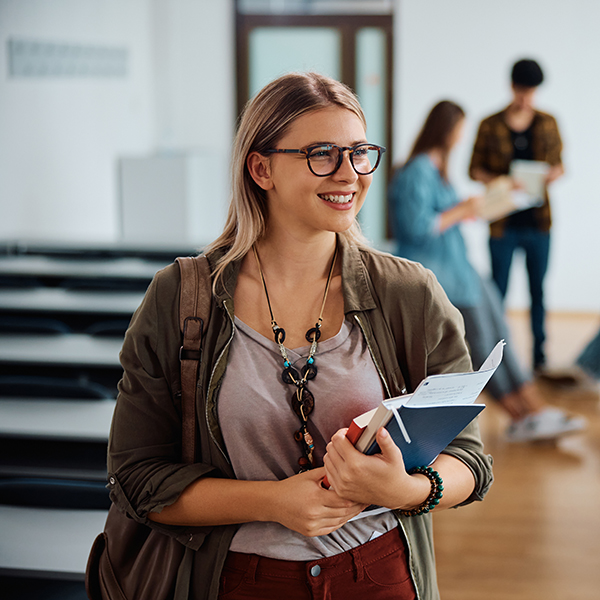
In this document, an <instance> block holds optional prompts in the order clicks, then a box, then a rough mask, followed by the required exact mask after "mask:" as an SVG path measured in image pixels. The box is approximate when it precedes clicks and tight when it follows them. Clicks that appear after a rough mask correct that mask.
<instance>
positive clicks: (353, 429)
mask: <svg viewBox="0 0 600 600" xmlns="http://www.w3.org/2000/svg"><path fill="white" fill-rule="evenodd" d="M376 412H377V409H376V408H374V409H373V410H369V411H368V412H366V413H363V414H362V415H359V416H358V417H356V419H352V423H350V427H348V431H347V432H346V437H347V438H348V439H349V440H350V442H351V444H352V445H353V446H356V442H358V440H359V439H360V437H361V435H362V434H363V432H364V430H365V429H366V428H367V425H369V422H370V421H371V418H372V417H373V415H374V414H375V413H376ZM322 485H323V487H325V488H327V489H329V488H330V483H329V480H328V479H327V475H325V477H324V479H323V483H322Z"/></svg>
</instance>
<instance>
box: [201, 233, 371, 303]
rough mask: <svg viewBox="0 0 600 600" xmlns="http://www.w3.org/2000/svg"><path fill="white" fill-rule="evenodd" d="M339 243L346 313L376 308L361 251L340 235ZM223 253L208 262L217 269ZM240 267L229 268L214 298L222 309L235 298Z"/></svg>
mask: <svg viewBox="0 0 600 600" xmlns="http://www.w3.org/2000/svg"><path fill="white" fill-rule="evenodd" d="M337 242H338V254H339V258H340V259H341V261H342V293H343V294H344V313H346V314H348V313H349V312H354V311H363V310H370V309H373V308H376V306H377V304H376V302H375V299H374V298H373V293H372V291H371V286H370V285H369V278H368V274H367V269H366V267H365V264H364V263H363V260H362V256H361V251H360V249H359V248H357V247H356V246H355V245H354V244H352V243H350V242H348V241H347V240H346V238H345V237H344V236H341V235H338V236H337ZM223 254H224V251H217V252H215V253H213V254H211V255H209V256H208V260H209V263H210V264H211V265H212V266H214V265H215V264H216V261H217V260H218V259H219V258H220V257H221V256H222V255H223ZM241 264H242V259H238V260H235V261H233V262H231V263H230V264H229V265H227V268H226V269H225V272H224V273H223V277H222V278H221V280H220V281H219V283H218V285H217V287H216V290H215V298H216V300H217V302H218V304H219V305H220V306H221V305H222V304H223V302H224V301H225V300H228V299H232V298H233V293H234V290H235V286H236V283H237V278H238V274H239V272H240V267H241Z"/></svg>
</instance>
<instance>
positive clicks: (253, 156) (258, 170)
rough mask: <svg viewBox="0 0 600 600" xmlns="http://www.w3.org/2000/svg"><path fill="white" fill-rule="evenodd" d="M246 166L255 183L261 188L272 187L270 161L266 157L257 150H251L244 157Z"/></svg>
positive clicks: (268, 188)
mask: <svg viewBox="0 0 600 600" xmlns="http://www.w3.org/2000/svg"><path fill="white" fill-rule="evenodd" d="M246 166H247V167H248V172H249V173H250V177H252V179H254V182H255V183H256V185H258V186H259V187H260V188H262V189H263V190H270V189H272V187H273V180H272V179H271V162H270V160H269V158H268V157H266V156H264V155H263V154H260V153H259V152H251V153H250V154H249V155H248V158H247V159H246Z"/></svg>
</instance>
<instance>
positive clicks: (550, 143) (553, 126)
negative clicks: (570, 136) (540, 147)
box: [546, 117, 562, 166]
mask: <svg viewBox="0 0 600 600" xmlns="http://www.w3.org/2000/svg"><path fill="white" fill-rule="evenodd" d="M546 143H547V159H546V160H547V161H548V164H549V165H551V166H556V165H560V164H562V156H561V154H562V140H561V137H560V133H559V131H558V124H557V122H556V119H555V118H554V117H550V118H549V123H548V133H547V142H546Z"/></svg>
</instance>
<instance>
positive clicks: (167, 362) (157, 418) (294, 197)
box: [108, 73, 492, 600]
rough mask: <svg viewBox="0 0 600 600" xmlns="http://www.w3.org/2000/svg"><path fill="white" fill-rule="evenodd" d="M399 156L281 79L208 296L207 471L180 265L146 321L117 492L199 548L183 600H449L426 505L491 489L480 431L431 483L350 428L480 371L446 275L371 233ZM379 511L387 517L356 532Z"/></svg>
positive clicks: (247, 126)
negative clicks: (411, 394)
mask: <svg viewBox="0 0 600 600" xmlns="http://www.w3.org/2000/svg"><path fill="white" fill-rule="evenodd" d="M383 151H384V149H383V148H381V147H379V146H377V145H374V144H371V143H369V142H368V141H367V137H366V123H365V118H364V115H363V112H362V110H361V108H360V105H359V103H358V100H357V98H356V97H355V96H354V94H353V93H352V92H351V91H350V90H349V89H348V88H347V87H346V86H344V85H342V84H341V83H339V82H337V81H334V80H332V79H329V78H327V77H323V76H321V75H317V74H314V73H308V74H289V75H285V76H283V77H281V78H280V79H278V80H276V81H274V82H272V83H270V84H269V85H267V86H266V87H265V88H264V89H263V90H262V91H260V92H259V93H258V94H257V96H256V97H255V98H254V99H252V100H251V101H250V102H249V104H248V105H247V107H246V109H245V111H244V114H243V116H242V118H241V121H240V124H239V128H238V132H237V136H236V140H235V144H234V149H233V160H232V165H233V167H232V174H233V177H232V183H233V185H232V188H233V190H232V199H231V203H230V208H229V216H228V220H227V223H226V225H225V229H224V232H223V234H222V235H221V236H220V237H219V238H218V239H217V240H216V241H215V242H214V243H213V244H211V245H210V246H209V247H208V248H207V249H206V250H205V254H206V257H207V259H208V263H209V265H210V268H211V278H210V281H202V282H200V285H202V286H206V285H207V284H209V285H210V284H212V305H211V316H210V320H209V322H208V326H207V327H206V330H205V332H204V335H203V341H202V344H203V346H202V353H201V357H202V360H201V365H200V369H199V374H198V386H197V397H196V415H197V420H198V427H197V435H198V452H197V456H196V462H195V463H194V464H183V463H182V461H181V410H180V404H181V401H180V398H179V396H178V394H177V390H178V389H180V387H178V386H179V383H178V382H179V361H178V352H179V346H180V345H181V341H180V332H179V314H178V312H179V311H178V307H179V302H178V298H179V288H180V276H179V271H178V269H177V267H176V266H170V267H167V268H166V269H164V270H163V271H161V272H159V273H158V274H157V276H156V278H155V279H154V281H153V283H152V284H151V286H150V288H149V290H148V292H147V294H146V298H145V300H144V303H143V304H142V306H141V307H140V309H138V311H137V312H136V314H135V315H134V317H133V320H132V324H131V326H130V328H129V330H128V332H127V335H126V337H125V342H124V346H123V351H122V353H121V361H122V363H123V367H124V376H123V380H122V381H121V383H120V385H119V397H118V400H117V406H116V410H115V415H114V420H113V426H112V431H111V437H110V443H109V457H108V468H109V475H110V482H111V486H110V487H111V498H112V499H113V502H115V504H116V505H117V506H118V508H119V509H120V510H121V511H123V512H125V513H126V514H128V515H129V516H130V517H131V518H133V519H135V520H137V521H138V522H140V523H143V524H145V525H147V526H149V527H152V528H155V529H157V530H158V531H161V532H163V533H165V534H167V535H170V536H172V537H173V538H175V539H176V540H178V541H180V542H181V543H182V544H183V545H185V547H186V551H185V556H184V562H182V566H181V568H179V569H178V571H177V573H178V580H177V586H176V588H175V592H174V594H175V595H174V598H175V600H183V599H185V600H187V599H188V598H190V599H202V600H205V599H211V600H214V599H216V598H227V599H229V600H237V599H242V598H243V599H249V598H256V599H262V600H265V599H269V598H276V599H281V598H286V599H287V600H296V599H297V600H309V599H317V598H318V599H325V598H328V599H330V600H336V599H339V600H352V599H361V600H362V598H364V597H369V598H370V599H371V600H378V599H391V598H394V599H398V600H402V599H406V600H408V599H410V600H414V599H416V598H419V599H420V600H438V598H439V594H438V591H437V585H436V576H435V564H434V558H433V550H432V546H433V536H432V518H431V515H430V514H428V510H429V508H430V507H433V506H434V505H435V504H436V503H437V502H438V501H439V504H437V506H436V507H435V510H441V509H444V508H449V507H453V506H458V505H462V504H467V503H470V502H473V501H475V500H481V499H482V498H483V497H484V495H485V494H486V492H487V490H488V488H489V486H490V484H491V481H492V474H491V458H490V457H489V456H487V455H485V454H484V453H483V446H482V443H481V439H480V436H479V430H478V426H477V423H476V422H473V423H472V424H471V425H469V426H468V427H467V428H466V429H465V430H464V431H463V432H462V433H461V434H460V435H459V436H458V437H457V439H456V440H455V441H454V442H452V443H451V444H450V445H449V446H448V448H447V449H446V450H445V451H444V453H443V454H441V455H440V456H439V457H438V458H437V459H436V461H435V462H434V463H433V464H432V466H431V468H432V470H431V471H427V474H426V475H423V474H418V473H416V472H412V471H411V472H410V473H407V472H406V469H405V468H404V463H403V461H402V454H401V452H400V450H399V449H398V447H397V446H396V445H395V444H394V443H393V441H392V440H391V438H390V436H389V435H387V434H386V431H385V429H381V430H380V431H379V432H378V436H377V440H378V443H379V445H380V447H381V448H382V453H381V454H379V455H376V456H366V455H364V454H362V453H360V452H359V451H357V450H356V449H355V448H354V446H352V444H351V443H350V442H349V441H348V439H347V438H346V436H345V433H346V429H345V428H346V427H347V426H348V425H349V424H350V422H351V421H352V419H353V418H354V417H356V416H357V415H359V414H361V413H363V412H365V411H366V410H369V409H371V408H374V407H376V406H378V405H379V404H380V403H381V401H382V400H383V399H384V398H386V397H390V396H396V395H400V394H402V393H405V392H406V391H412V390H414V389H415V388H416V386H417V385H418V384H419V382H420V381H421V380H422V379H423V378H424V377H426V376H427V375H428V374H433V373H445V372H457V371H458V372H460V371H465V370H469V369H470V368H471V363H470V358H469V354H468V351H467V348H466V345H465V343H464V329H463V324H462V318H461V317H460V314H459V313H458V311H457V310H456V309H455V308H454V307H453V306H452V305H451V304H450V302H449V301H448V299H447V298H446V296H445V294H444V293H443V291H442V289H441V287H440V286H439V284H438V283H437V282H436V281H435V278H434V277H433V276H432V275H431V273H429V272H427V271H426V270H425V269H423V267H421V265H417V264H416V263H413V262H410V261H406V260H403V259H400V258H397V257H394V256H391V255H389V254H383V253H380V252H377V251H375V250H372V249H370V248H369V247H368V246H367V244H366V242H365V240H364V239H363V237H362V235H361V233H360V230H359V227H358V223H357V221H356V216H357V214H358V212H359V210H360V208H361V207H362V205H363V204H364V202H365V199H366V195H367V191H368V189H369V186H370V184H371V180H372V178H373V172H374V171H375V169H376V168H377V166H378V164H379V161H380V159H381V155H382V153H383ZM325 476H327V478H328V480H329V482H330V483H331V488H330V489H325V488H324V487H323V486H322V485H321V482H322V481H323V479H324V477H325ZM432 478H433V479H432ZM438 478H441V479H443V483H444V485H443V488H444V489H443V495H442V497H441V498H439V497H436V498H435V501H434V500H433V498H434V495H436V496H437V495H438V494H440V492H439V491H436V490H438V489H439V484H438ZM370 504H377V505H379V506H382V507H386V508H389V509H390V510H389V511H387V512H383V513H381V514H379V515H371V516H365V515H361V517H362V518H359V519H356V520H352V519H353V517H356V516H358V515H360V514H361V512H362V511H363V510H364V509H365V507H367V506H368V505H370ZM188 590H189V593H188Z"/></svg>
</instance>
